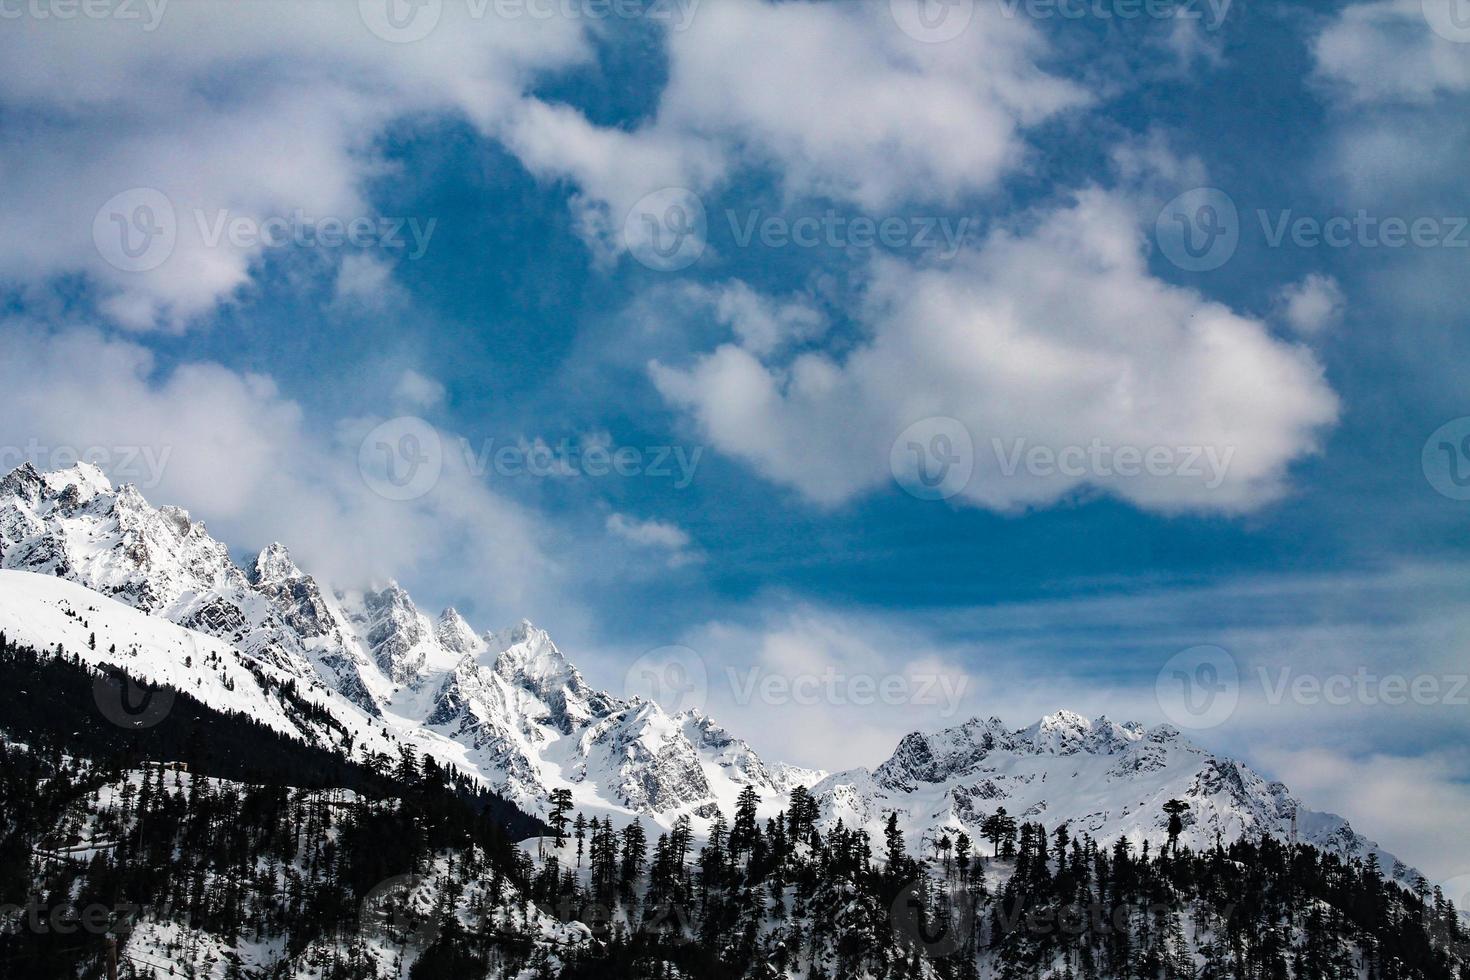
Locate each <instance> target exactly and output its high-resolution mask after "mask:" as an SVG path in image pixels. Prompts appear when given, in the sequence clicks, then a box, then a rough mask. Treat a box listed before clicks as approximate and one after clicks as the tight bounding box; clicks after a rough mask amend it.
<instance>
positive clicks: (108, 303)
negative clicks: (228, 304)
mask: <svg viewBox="0 0 1470 980" xmlns="http://www.w3.org/2000/svg"><path fill="white" fill-rule="evenodd" d="M385 2H386V0H385ZM373 6H374V5H373V3H372V2H369V3H366V4H363V5H362V11H360V10H359V5H358V4H355V3H351V4H315V3H308V4H301V3H295V2H293V0H279V2H276V0H260V2H253V3H248V4H238V3H230V2H210V0H204V2H199V3H184V4H167V5H164V6H163V7H162V9H161V14H160V16H158V17H157V18H156V19H154V18H152V17H151V16H150V17H149V18H146V19H143V20H130V19H125V18H120V17H102V18H96V17H75V18H69V19H64V20H63V19H58V18H55V17H47V18H41V17H21V18H18V19H8V20H7V21H6V26H5V30H4V31H3V32H0V60H3V61H4V62H5V64H6V66H7V69H8V71H7V80H6V83H5V86H4V88H3V91H0V108H3V110H4V111H5V112H6V115H7V120H8V122H7V127H8V129H10V131H11V133H12V135H11V137H10V138H9V139H7V140H6V142H5V145H4V147H0V171H3V172H4V173H5V175H6V183H7V193H6V194H5V196H4V199H3V201H0V234H3V236H4V238H5V240H6V242H7V243H9V244H8V245H7V248H6V249H5V250H4V253H3V255H0V280H4V279H10V280H18V281H23V282H28V283H35V282H37V281H42V282H44V281H46V280H48V279H53V278H54V277H57V276H62V275H69V274H75V273H82V274H85V275H87V276H89V277H90V278H91V280H92V281H94V282H96V283H97V284H98V287H99V293H100V302H101V305H102V308H103V310H104V311H105V313H106V314H108V315H109V316H110V317H111V318H113V319H114V320H115V321H116V322H118V323H121V324H123V325H125V326H129V327H133V328H139V329H144V328H154V327H163V328H168V329H182V328H183V327H184V326H186V325H187V324H188V322H189V321H190V319H191V318H193V317H197V316H199V315H201V314H204V313H207V312H209V311H210V310H211V309H212V308H213V307H214V306H215V305H216V304H217V303H219V302H220V301H222V300H226V299H228V298H229V297H230V296H232V295H234V294H235V293H236V291H237V290H239V289H241V288H242V287H245V286H246V285H247V284H248V283H249V282H250V278H251V274H252V269H253V264H254V263H257V262H258V261H259V260H260V259H261V257H262V255H263V253H264V252H265V250H266V249H267V248H269V247H272V244H274V243H286V245H287V246H288V247H289V245H290V244H291V243H294V242H296V241H298V240H315V241H317V242H319V243H321V242H330V241H337V242H338V244H337V245H336V246H334V249H335V254H344V253H346V252H349V251H350V249H349V248H348V247H347V246H348V245H359V246H363V247H378V246H379V245H381V247H384V248H393V247H397V246H396V245H395V244H393V242H392V241H391V239H393V238H394V237H395V236H392V235H391V234H388V230H387V229H384V228H382V227H380V226H378V225H376V224H374V223H373V222H374V221H375V219H376V218H378V217H380V216H379V215H377V214H376V213H375V212H374V211H373V210H372V209H371V208H370V206H369V204H368V202H367V201H366V200H365V199H364V194H363V181H364V179H365V178H367V177H370V176H373V175H375V174H380V173H382V172H383V170H382V168H383V164H382V162H381V161H380V160H378V159H376V157H375V155H374V153H373V146H372V141H373V139H374V138H375V136H376V135H377V134H378V133H379V132H381V130H382V128H383V127H384V126H385V125H386V124H387V123H388V122H390V121H392V120H393V119H395V118H397V117H399V116H402V115H404V114H408V113H414V112H420V111H453V112H459V113H462V114H464V115H465V116H467V117H468V118H470V119H471V120H473V121H474V122H475V123H476V124H478V125H480V126H481V127H483V128H485V129H489V128H490V127H491V126H493V125H494V124H495V123H496V122H497V121H499V120H500V119H502V118H503V117H504V116H505V114H506V113H507V112H508V111H509V110H510V109H511V108H513V107H514V105H515V104H516V102H517V100H518V99H519V98H520V97H521V95H522V93H523V89H524V86H525V84H526V82H527V79H528V78H529V77H530V76H531V75H532V74H533V73H534V72H536V71H539V70H543V69H549V68H555V67H558V66H564V65H567V64H571V63H575V62H578V61H580V60H582V59H583V58H585V57H586V56H587V51H588V48H587V44H586V39H585V37H584V34H583V31H584V28H585V25H584V24H582V23H579V22H577V21H576V20H573V19H568V18H552V19H539V20H538V19H532V18H525V17H522V18H510V19H504V18H497V17H495V16H494V15H493V13H491V14H487V15H486V16H484V17H480V18H478V19H472V17H471V14H472V10H471V8H469V7H467V6H466V5H463V4H445V5H444V6H443V9H442V12H439V13H438V14H437V22H436V23H435V24H434V28H433V30H431V31H429V33H428V34H427V35H426V36H424V37H422V38H417V39H414V40H411V41H403V42H402V43H400V42H399V40H398V36H397V35H395V34H394V33H393V32H392V31H391V30H390V29H388V28H386V27H385V26H384V25H382V24H378V25H376V26H377V28H378V30H377V33H375V32H374V30H372V29H370V23H372V18H371V16H370V14H371V11H372V8H373ZM42 7H43V8H44V5H42ZM136 9H139V10H143V9H145V8H144V7H143V5H141V4H140V5H138V7H137V8H136ZM495 9H496V8H495V7H494V5H490V6H489V7H488V8H487V10H489V11H494V10H495ZM388 217H408V216H388ZM354 220H357V221H358V222H359V224H358V225H357V226H356V230H355V233H354V235H353V236H352V237H351V238H348V236H347V234H346V232H347V230H348V229H351V227H352V226H351V222H353V221H354ZM425 220H426V219H425ZM364 221H365V222H367V223H366V224H364V223H363V222H364ZM336 222H341V223H342V225H344V226H347V227H346V228H344V227H339V226H337V225H336V224H335V223H336ZM318 235H320V236H321V237H317V236H318ZM344 242H345V243H346V244H343V243H344ZM404 247H409V243H407V242H405V246H404ZM372 271H373V270H372V269H370V268H367V267H365V266H360V267H358V268H355V269H351V270H349V272H348V274H347V275H346V277H345V278H344V279H343V280H342V282H341V285H342V287H343V290H344V292H345V293H347V294H353V293H354V291H356V292H357V294H359V295H360V292H361V291H360V289H358V287H361V286H364V285H365V279H364V274H365V273H371V272H372Z"/></svg>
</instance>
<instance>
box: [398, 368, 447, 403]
mask: <svg viewBox="0 0 1470 980" xmlns="http://www.w3.org/2000/svg"><path fill="white" fill-rule="evenodd" d="M393 394H394V396H395V397H396V398H398V400H399V401H401V402H404V403H406V404H408V405H410V406H412V407H414V408H433V407H435V406H436V405H439V404H441V403H442V402H443V401H444V385H443V384H442V383H441V382H439V381H437V380H435V379H434V378H430V377H428V376H426V375H423V374H420V373H419V372H417V371H415V370H413V369H412V368H409V369H407V370H405V371H404V372H403V374H401V375H399V377H398V384H396V385H395V386H394V387H393Z"/></svg>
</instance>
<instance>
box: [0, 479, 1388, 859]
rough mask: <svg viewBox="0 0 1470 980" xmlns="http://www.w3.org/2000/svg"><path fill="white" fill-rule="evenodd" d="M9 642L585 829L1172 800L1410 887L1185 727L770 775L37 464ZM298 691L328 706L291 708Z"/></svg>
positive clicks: (947, 741) (975, 822) (5, 582)
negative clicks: (466, 781) (794, 811)
mask: <svg viewBox="0 0 1470 980" xmlns="http://www.w3.org/2000/svg"><path fill="white" fill-rule="evenodd" d="M0 630H3V631H4V632H6V633H7V634H8V635H9V636H11V637H12V638H14V639H17V640H20V641H22V642H25V643H28V644H31V645H34V646H37V647H51V648H54V647H55V646H56V644H58V643H60V644H62V645H63V646H64V647H65V649H66V650H67V651H68V652H69V653H76V654H79V655H81V656H82V657H83V658H84V659H86V660H89V661H92V662H94V663H99V664H100V663H108V664H113V665H116V666H118V667H121V668H122V669H123V670H124V671H126V672H127V673H129V674H130V675H132V676H135V677H136V678H138V679H139V680H141V681H145V682H151V683H168V684H170V685H172V686H174V687H176V688H179V689H186V690H189V691H190V692H191V693H192V694H193V695H194V696H195V697H196V698H198V699H199V700H200V701H202V702H204V703H205V704H208V705H211V706H214V707H218V708H224V709H229V710H235V711H242V712H245V713H248V714H250V715H252V716H254V717H255V718H257V719H258V720H260V721H261V722H262V723H264V724H267V725H269V726H270V727H272V728H275V729H277V730H279V731H282V732H285V733H288V734H293V735H297V736H299V737H301V738H303V739H305V740H307V741H309V742H312V743H315V744H319V745H321V746H323V747H326V748H330V749H332V750H333V751H336V752H340V753H342V754H344V755H346V756H349V757H352V758H357V759H365V758H367V757H369V756H372V755H387V756H389V757H396V756H397V755H398V754H399V753H400V752H402V751H403V750H405V749H408V750H412V751H413V752H414V753H415V754H418V755H427V756H432V757H433V758H435V759H436V760H438V761H439V762H440V763H442V764H444V765H447V766H452V767H454V768H456V769H458V770H459V771H461V772H463V773H465V774H467V775H469V776H471V777H474V778H477V779H479V780H481V781H483V783H484V784H485V785H486V786H487V787H488V788H490V789H492V790H493V791H495V792H496V793H499V794H501V795H503V796H504V797H506V798H507V799H509V800H511V801H512V802H514V803H516V804H518V805H519V806H521V807H522V808H523V809H525V810H527V811H528V812H531V813H543V814H544V813H545V812H546V804H547V800H548V798H549V797H550V795H551V792H552V790H554V789H558V788H568V789H570V790H571V792H572V794H573V798H574V801H575V805H576V807H577V808H578V809H580V810H583V811H585V812H587V813H588V815H593V814H596V815H602V816H610V817H611V818H612V819H613V821H614V822H615V823H626V822H628V821H629V820H631V819H632V818H633V817H634V816H641V817H644V818H647V819H649V820H652V821H653V822H655V823H657V824H660V825H663V826H669V825H672V823H673V821H674V819H675V818H676V817H678V816H679V815H681V814H688V815H690V816H691V818H692V819H693V823H694V826H695V829H696V832H698V831H700V830H702V829H703V828H704V827H706V826H707V821H708V819H709V818H710V817H712V816H713V814H714V812H715V810H716V808H718V809H719V810H721V811H722V812H723V813H724V814H725V815H726V816H729V815H730V814H731V813H732V811H733V809H734V804H735V799H736V797H737V796H738V795H739V793H740V791H741V789H742V788H744V787H745V786H747V785H749V786H753V787H754V788H755V790H756V791H757V793H758V794H759V795H760V797H761V800H762V810H763V811H766V812H770V813H774V812H775V811H776V810H777V809H780V808H784V807H785V805H786V801H787V799H788V797H789V794H790V792H791V791H792V790H793V789H794V788H795V787H796V785H797V784H798V783H802V784H805V785H807V786H808V788H809V789H810V790H811V792H812V794H813V795H814V796H815V798H816V800H817V802H818V805H819V808H820V819H819V821H818V826H819V827H821V828H823V829H827V828H831V827H833V826H835V825H836V824H837V822H838V821H841V822H842V823H843V824H844V825H845V826H846V827H848V828H855V827H856V828H863V829H866V830H868V831H869V832H870V833H873V834H875V835H876V834H878V833H879V832H880V830H881V827H882V825H883V823H884V822H885V821H886V820H887V817H888V814H889V813H890V812H897V813H898V815H899V820H900V823H901V825H902V827H903V828H904V829H905V831H906V833H907V834H908V835H909V839H910V840H912V841H914V842H915V846H916V847H922V846H927V844H928V843H930V842H933V841H934V840H936V839H937V837H938V836H939V835H940V834H941V833H942V832H943V831H944V830H949V831H951V832H953V831H954V830H958V829H964V830H965V831H966V832H967V833H968V834H969V835H970V836H971V838H972V839H975V840H979V839H980V837H981V835H980V832H979V828H980V824H981V822H982V821H983V820H984V819H985V817H986V816H988V815H990V814H992V813H994V812H995V810H996V809H997V808H999V807H1005V808H1006V809H1007V811H1008V812H1009V813H1011V814H1012V815H1013V816H1015V817H1017V818H1018V819H1025V820H1031V821H1035V822H1040V823H1043V824H1045V825H1047V826H1050V827H1054V826H1056V825H1058V824H1061V823H1064V822H1065V823H1067V824H1068V826H1069V827H1070V828H1071V831H1072V833H1073V834H1074V835H1079V834H1082V833H1087V834H1090V835H1091V836H1092V837H1093V838H1094V839H1096V840H1097V841H1099V842H1100V843H1109V842H1112V841H1115V840H1117V839H1119V838H1127V839H1129V840H1130V841H1132V842H1133V843H1135V844H1140V845H1141V844H1142V843H1143V842H1144V841H1148V842H1151V843H1152V844H1153V846H1155V847H1157V846H1159V845H1161V844H1162V843H1163V842H1164V841H1165V840H1166V838H1167V817H1166V816H1165V814H1164V813H1163V810H1162V805H1163V803H1164V802H1166V801H1167V800H1169V799H1173V798H1177V799H1180V800H1183V801H1185V802H1187V803H1188V804H1189V805H1190V806H1189V811H1188V813H1187V814H1186V815H1185V817H1184V823H1185V828H1184V833H1183V834H1182V837H1181V839H1182V841H1183V842H1184V843H1185V844H1187V845H1190V846H1194V847H1204V846H1208V845H1210V844H1213V843H1214V842H1215V841H1216V840H1217V839H1218V840H1221V841H1223V842H1225V843H1229V842H1232V841H1234V840H1237V839H1240V838H1256V837H1260V836H1274V837H1277V838H1281V839H1288V838H1290V837H1291V836H1292V835H1293V834H1295V835H1296V836H1297V838H1298V839H1299V840H1301V841H1302V842H1304V843H1310V844H1313V845H1315V846H1317V847H1319V848H1321V849H1323V850H1326V851H1329V852H1332V853H1336V854H1339V855H1342V856H1344V857H1365V856H1366V855H1367V854H1368V853H1370V852H1375V853H1377V855H1378V859H1379V861H1380V863H1381V864H1382V866H1383V867H1384V869H1385V871H1386V872H1388V873H1389V874H1391V875H1393V876H1394V877H1396V878H1399V879H1400V880H1409V879H1410V878H1411V877H1412V876H1413V874H1414V872H1413V871H1412V869H1410V868H1407V867H1406V866H1404V865H1403V864H1402V863H1401V862H1399V861H1398V860H1397V859H1395V858H1394V857H1393V856H1392V855H1391V854H1389V853H1387V852H1386V851H1384V850H1382V849H1381V848H1379V847H1378V845H1377V844H1376V843H1374V842H1372V841H1369V840H1366V839H1365V838H1363V837H1362V836H1361V835H1359V834H1357V833H1356V832H1355V831H1353V829H1352V828H1351V826H1350V825H1349V824H1348V823H1347V821H1346V820H1344V819H1343V818H1341V817H1338V816H1336V815H1333V814H1326V813H1319V812H1315V811H1311V810H1308V809H1306V808H1305V807H1303V806H1301V804H1300V803H1299V801H1298V800H1297V799H1296V798H1295V797H1293V796H1292V795H1291V793H1290V792H1289V791H1288V789H1287V788H1286V787H1285V786H1284V785H1282V784H1281V783H1279V782H1270V781H1268V780H1266V779H1265V778H1264V777H1262V776H1261V775H1260V774H1259V773H1257V772H1255V771H1254V770H1252V769H1251V768H1250V767H1248V766H1246V765H1244V764H1242V763H1240V762H1237V761H1234V760H1231V759H1228V758H1225V757H1222V756H1218V755H1215V754H1213V753H1211V752H1208V751H1206V750H1205V749H1203V748H1201V747H1199V746H1197V745H1195V744H1193V743H1192V742H1190V741H1189V740H1187V739H1185V738H1184V737H1183V736H1182V735H1181V734H1180V733H1179V732H1178V731H1177V730H1176V729H1174V728H1172V727H1169V726H1161V727H1158V728H1152V729H1146V728H1144V727H1143V726H1142V725H1139V724H1137V723H1134V722H1129V723H1125V724H1118V723H1115V722H1112V721H1109V720H1107V719H1106V718H1100V719H1097V720H1095V721H1093V720H1089V719H1087V718H1083V717H1081V716H1080V715H1077V714H1074V713H1072V712H1069V711H1059V712H1057V713H1056V714H1052V715H1048V716H1047V717H1045V718H1043V719H1041V720H1040V721H1039V722H1037V723H1036V724H1034V725H1031V726H1030V727H1028V728H1024V729H1020V730H1010V729H1008V728H1007V727H1006V726H1005V725H1003V724H1002V723H1001V722H1000V721H999V720H998V719H996V718H991V719H989V720H982V719H979V718H975V719H971V720H970V721H967V722H965V723H964V724H962V725H959V726H957V727H954V728H950V729H947V730H944V731H940V732H935V733H932V734H924V733H920V732H915V733H913V734H910V735H908V736H906V737H904V738H903V739H902V740H901V741H900V742H899V744H898V746H897V748H896V749H895V751H894V753H893V755H892V756H891V757H890V758H889V759H888V760H887V761H885V762H884V763H883V764H882V765H879V766H878V767H876V768H874V769H871V770H869V769H864V768H857V769H850V770H846V771H843V772H837V773H831V774H828V773H822V772H812V771H810V770H803V769H797V768H794V767H788V766H785V765H782V764H779V763H773V762H767V761H765V760H762V759H761V758H760V756H759V755H757V754H756V752H755V751H754V750H753V749H751V747H750V746H749V745H748V744H747V743H746V742H744V741H742V740H741V739H740V738H738V737H736V736H735V735H733V734H731V733H730V732H728V731H726V730H725V729H724V728H722V727H720V726H719V725H717V724H716V723H715V722H714V721H713V720H711V719H710V718H708V717H706V716H704V715H703V714H701V713H700V712H698V711H683V712H680V713H678V714H673V715H671V714H669V713H667V712H666V711H664V709H663V708H662V707H660V706H659V705H658V704H657V703H654V702H652V701H648V700H644V699H641V698H637V697H629V698H624V697H620V696H617V695H615V694H612V693H609V692H604V691H598V690H595V689H594V688H592V687H591V686H590V685H589V684H588V683H587V681H586V680H585V679H584V678H583V676H582V674H581V673H580V672H579V671H578V670H577V668H576V667H575V666H574V665H573V664H572V663H571V662H570V661H568V660H567V658H566V657H565V656H564V655H563V654H562V653H561V651H560V650H558V649H557V647H556V645H555V644H554V643H553V642H552V640H551V638H550V636H548V635H547V633H546V632H545V631H544V630H541V629H539V628H537V627H535V626H534V625H532V624H531V623H529V622H521V623H519V624H517V625H515V626H513V627H511V628H510V629H507V630H504V631H501V632H489V633H483V634H482V633H478V632H476V630H475V629H474V628H472V627H471V626H470V624H469V623H467V622H466V621H465V619H464V617H462V616H461V615H460V614H459V613H458V612H456V611H455V610H454V609H445V610H444V611H443V612H442V613H440V614H439V615H438V616H437V617H430V616H428V615H425V614H424V613H423V612H421V611H420V610H419V609H418V608H417V607H416V606H415V605H414V602H413V600H412V598H411V597H410V596H409V595H408V593H407V592H406V591H404V590H403V589H402V588H400V587H399V586H398V585H397V584H395V583H391V582H390V583H388V584H387V585H386V586H385V587H383V588H381V589H377V590H370V591H351V590H337V589H333V588H331V587H329V586H327V585H324V584H323V583H320V582H318V581H317V580H316V579H315V578H313V577H312V576H310V575H308V574H306V573H304V572H303V571H302V570H301V569H300V568H298V567H297V566H296V564H295V563H294V561H293V560H292V559H291V556H290V554H289V552H288V551H287V549H286V548H285V547H283V546H282V545H280V544H272V545H270V546H269V547H267V548H266V549H264V550H263V551H261V552H260V553H259V554H258V555H257V556H256V557H255V558H254V560H253V561H250V562H248V563H246V564H245V567H241V566H240V565H238V564H237V563H236V562H235V561H234V560H232V559H231V557H230V552H229V549H228V548H227V547H226V546H225V545H224V544H223V543H221V542H219V541H217V540H215V539H214V538H213V537H211V536H210V535H209V534H208V532H207V531H206V529H205V527H204V525H203V523H202V522H199V521H196V520H193V519H192V518H191V517H190V515H189V513H188V512H187V511H185V510H182V509H180V508H178V507H154V506H152V505H150V504H149V503H148V502H147V501H146V500H144V498H143V497H142V495H141V494H140V493H139V492H138V491H137V489H136V488H134V487H133V486H130V485H128V486H121V487H114V486H112V484H111V483H110V482H109V481H108V480H107V478H106V477H105V476H104V474H103V473H102V472H101V471H100V470H98V469H97V468H95V467H93V466H90V465H88V464H79V465H77V466H75V467H72V468H70V469H65V470H57V471H53V472H46V473H43V472H39V471H37V470H36V469H34V468H33V467H31V466H30V465H29V464H27V465H24V466H21V467H20V468H19V469H16V470H14V471H12V472H11V473H9V474H8V475H7V476H5V477H4V479H3V480H0ZM94 636H95V647H94V644H93V637H94ZM286 682H294V686H295V689H296V691H297V692H298V693H299V695H300V696H301V697H302V698H305V699H306V701H308V702H310V703H312V704H314V705H315V706H316V708H315V709H314V710H311V711H309V712H303V711H302V710H300V708H299V706H297V705H296V704H295V703H293V702H289V701H287V700H285V699H282V698H281V697H280V696H279V695H278V693H274V692H275V691H276V690H277V689H278V688H279V686H280V685H281V684H283V683H286Z"/></svg>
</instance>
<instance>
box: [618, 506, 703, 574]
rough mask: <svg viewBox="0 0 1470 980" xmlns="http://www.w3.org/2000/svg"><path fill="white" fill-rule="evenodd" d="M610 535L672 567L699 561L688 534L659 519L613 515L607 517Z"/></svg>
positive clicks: (674, 525)
mask: <svg viewBox="0 0 1470 980" xmlns="http://www.w3.org/2000/svg"><path fill="white" fill-rule="evenodd" d="M606 527H607V532H608V533H609V534H611V535H612V536H613V537H614V538H617V539H618V540H620V541H624V542H627V543H628V544H630V545H632V546H633V548H634V549H635V550H636V551H638V552H641V553H643V554H645V555H646V554H650V553H652V554H655V555H658V556H660V557H661V558H662V560H663V561H664V562H665V563H666V564H667V565H668V567H670V568H680V567H682V566H684V565H688V564H690V563H691V562H695V561H698V560H699V555H698V553H697V552H696V551H694V550H693V549H692V547H691V546H692V545H693V543H694V539H693V538H691V537H690V536H689V532H688V531H686V530H684V529H683V528H682V527H680V526H679V525H677V524H673V523H670V522H669V521H660V520H654V519H649V520H639V519H638V518H636V517H630V516H629V515H627V514H620V513H613V514H609V515H608V517H607V523H606Z"/></svg>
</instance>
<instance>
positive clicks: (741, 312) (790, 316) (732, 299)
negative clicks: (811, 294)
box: [702, 279, 827, 354]
mask: <svg viewBox="0 0 1470 980" xmlns="http://www.w3.org/2000/svg"><path fill="white" fill-rule="evenodd" d="M702 298H703V299H704V300H705V301H706V302H708V303H710V304H711V305H712V306H713V307H714V313H715V319H716V320H717V321H718V322H719V323H720V324H722V325H723V326H725V327H728V328H729V329H730V330H732V331H734V333H735V336H737V337H739V338H740V342H741V344H742V345H743V346H744V347H745V348H746V349H747V350H750V351H752V352H753V353H756V354H769V353H772V352H774V351H776V350H778V349H780V348H781V347H783V346H784V345H786V344H789V343H801V342H803V341H807V340H812V339H814V338H816V337H818V336H820V335H821V333H822V332H823V331H824V330H825V329H826V328H827V318H826V317H825V316H824V315H823V313H822V311H821V310H819V309H817V308H816V306H814V305H813V304H812V303H811V301H809V300H808V299H806V298H805V297H800V296H797V297H793V298H790V299H772V298H770V297H767V296H764V295H762V294H761V293H758V292H756V291H755V290H754V289H752V288H750V286H749V285H747V284H746V283H744V282H741V281H740V280H738V279H736V280H732V281H731V282H728V283H725V284H724V285H722V286H717V287H714V288H710V289H705V290H702Z"/></svg>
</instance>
